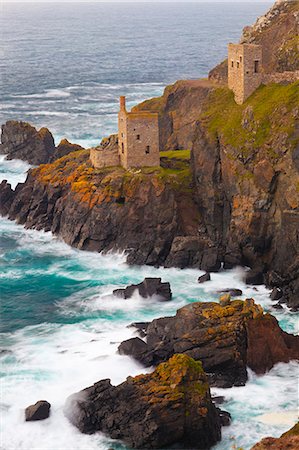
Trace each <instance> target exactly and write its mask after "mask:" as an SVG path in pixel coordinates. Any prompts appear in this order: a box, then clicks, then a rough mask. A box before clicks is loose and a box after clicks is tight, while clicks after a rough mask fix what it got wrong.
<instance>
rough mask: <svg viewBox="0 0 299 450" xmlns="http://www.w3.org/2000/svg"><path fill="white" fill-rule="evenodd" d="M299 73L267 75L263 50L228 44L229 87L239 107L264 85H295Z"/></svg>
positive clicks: (254, 46)
mask: <svg viewBox="0 0 299 450" xmlns="http://www.w3.org/2000/svg"><path fill="white" fill-rule="evenodd" d="M298 79H299V71H298V70H295V71H293V72H291V71H286V72H273V73H265V71H264V69H263V48H262V46H261V45H256V44H228V87H229V88H230V89H231V90H232V91H233V92H234V94H235V101H236V103H238V104H239V105H241V104H242V103H244V102H245V100H246V99H247V98H248V97H249V96H250V95H251V94H253V92H254V91H255V90H256V89H257V88H258V87H259V86H260V85H261V84H262V83H263V84H269V83H283V84H287V83H294V82H295V81H297V80H298Z"/></svg>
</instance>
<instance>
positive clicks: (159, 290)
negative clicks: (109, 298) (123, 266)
mask: <svg viewBox="0 0 299 450" xmlns="http://www.w3.org/2000/svg"><path fill="white" fill-rule="evenodd" d="M135 291H138V293H139V295H140V296H141V297H143V298H147V297H152V296H153V295H155V296H157V297H158V298H159V300H161V301H169V300H171V298H172V293H171V289H170V284H169V283H168V282H167V283H162V282H161V278H145V279H144V280H143V281H142V283H139V284H132V285H131V286H128V287H126V288H125V289H115V290H114V291H113V294H114V295H116V296H117V297H121V298H124V299H127V298H131V297H132V296H133V295H134V292H135Z"/></svg>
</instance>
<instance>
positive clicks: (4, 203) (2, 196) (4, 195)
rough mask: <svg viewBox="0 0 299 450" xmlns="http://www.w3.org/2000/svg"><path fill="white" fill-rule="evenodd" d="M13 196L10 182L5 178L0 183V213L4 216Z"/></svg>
mask: <svg viewBox="0 0 299 450" xmlns="http://www.w3.org/2000/svg"><path fill="white" fill-rule="evenodd" d="M13 197H14V191H13V190H12V189H11V184H10V183H8V182H7V181H6V180H3V181H2V182H1V183H0V214H1V215H2V216H6V215H7V214H8V211H9V209H10V207H11V204H12V201H13Z"/></svg>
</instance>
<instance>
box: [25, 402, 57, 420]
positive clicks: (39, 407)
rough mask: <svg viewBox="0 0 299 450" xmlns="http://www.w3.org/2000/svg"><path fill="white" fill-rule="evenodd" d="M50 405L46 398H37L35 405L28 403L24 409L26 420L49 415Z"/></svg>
mask: <svg viewBox="0 0 299 450" xmlns="http://www.w3.org/2000/svg"><path fill="white" fill-rule="evenodd" d="M50 408H51V405H50V403H48V402H47V401H46V400H39V401H38V402H36V403H35V405H30V406H28V407H27V408H26V409H25V419H26V422H30V421H33V420H44V419H47V418H48V417H49V415H50Z"/></svg>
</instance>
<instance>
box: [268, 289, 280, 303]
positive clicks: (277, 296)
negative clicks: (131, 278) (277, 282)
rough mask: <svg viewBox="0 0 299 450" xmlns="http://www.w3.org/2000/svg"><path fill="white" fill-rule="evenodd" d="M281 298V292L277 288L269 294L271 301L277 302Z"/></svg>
mask: <svg viewBox="0 0 299 450" xmlns="http://www.w3.org/2000/svg"><path fill="white" fill-rule="evenodd" d="M281 297H282V291H281V289H279V288H274V289H273V291H272V292H271V294H270V298H271V300H273V301H275V300H279V299H280V298H281Z"/></svg>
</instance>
